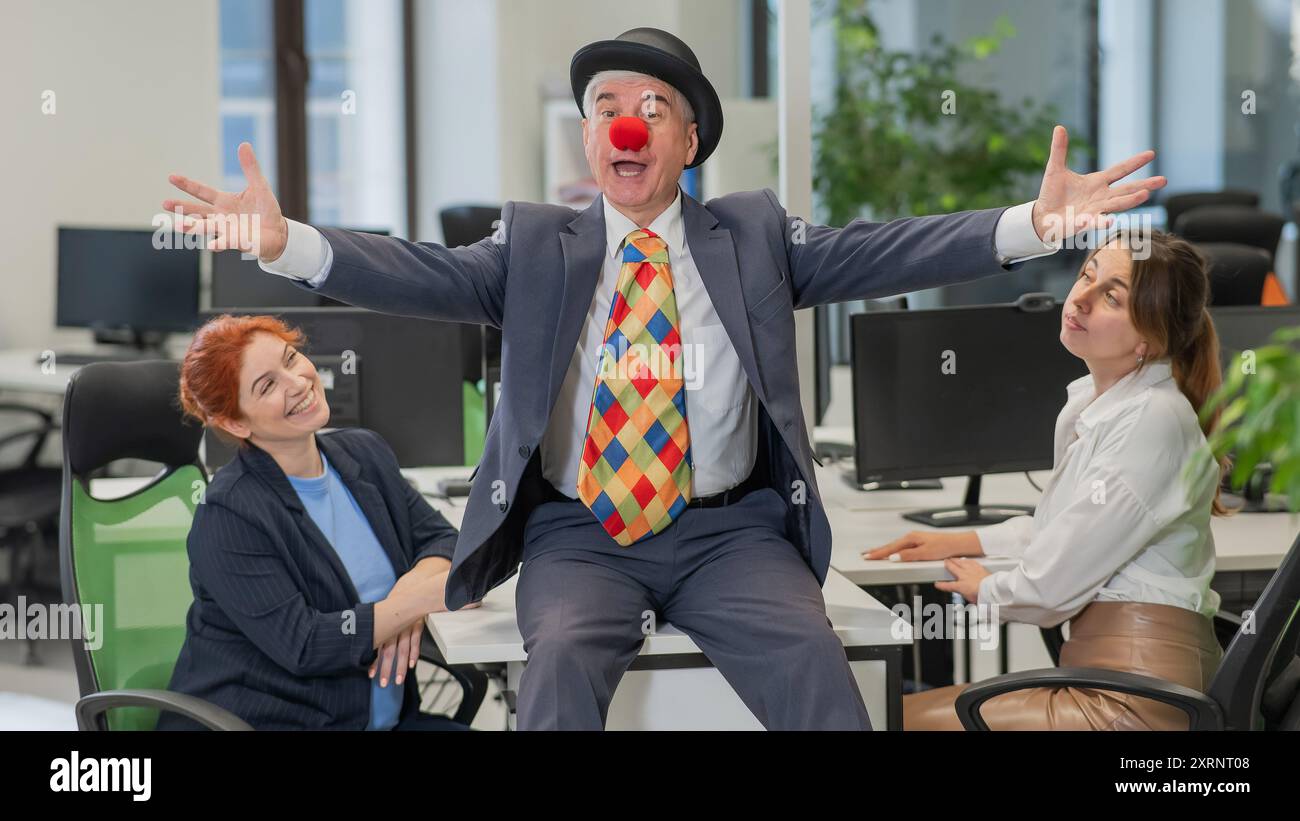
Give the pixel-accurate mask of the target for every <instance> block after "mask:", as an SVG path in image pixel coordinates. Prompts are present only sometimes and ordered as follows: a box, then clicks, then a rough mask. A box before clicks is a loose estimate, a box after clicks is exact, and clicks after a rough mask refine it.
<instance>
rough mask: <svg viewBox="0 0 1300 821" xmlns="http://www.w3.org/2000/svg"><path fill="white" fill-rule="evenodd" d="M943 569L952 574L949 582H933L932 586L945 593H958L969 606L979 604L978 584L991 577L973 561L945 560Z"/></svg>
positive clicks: (980, 565)
mask: <svg viewBox="0 0 1300 821" xmlns="http://www.w3.org/2000/svg"><path fill="white" fill-rule="evenodd" d="M943 569H944V570H947V571H948V572H949V573H951V574H952V577H953V580H952V581H950V582H935V583H934V586H935V587H936V588H938V589H939V590H942V591H944V592H945V593H960V594H961V597H962V598H963V599H965V600H966V601H968V602H970V603H971V604H979V600H980V582H981V581H983V580H984V577H985V576H991V575H993V574H992V573H990V572H989V571H988V570H986V569H985V568H984V565H982V564H980V563H979V562H977V561H975V560H974V559H946V560H945V561H944V563H943Z"/></svg>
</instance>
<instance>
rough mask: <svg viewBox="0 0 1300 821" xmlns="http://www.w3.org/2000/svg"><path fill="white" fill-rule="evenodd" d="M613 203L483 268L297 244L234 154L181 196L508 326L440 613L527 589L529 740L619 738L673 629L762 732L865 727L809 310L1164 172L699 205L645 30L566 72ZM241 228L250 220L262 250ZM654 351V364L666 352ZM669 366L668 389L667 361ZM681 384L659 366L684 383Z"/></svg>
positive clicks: (706, 124) (536, 216) (588, 50)
mask: <svg viewBox="0 0 1300 821" xmlns="http://www.w3.org/2000/svg"><path fill="white" fill-rule="evenodd" d="M570 75H571V81H572V86H573V92H574V99H575V101H576V102H577V104H578V105H579V107H580V109H581V111H582V114H583V121H582V139H583V144H584V146H585V149H586V155H587V161H588V163H589V165H590V167H591V173H592V174H593V175H594V177H595V179H596V182H597V183H598V184H599V186H600V191H601V196H599V197H598V198H597V199H596V201H595V202H594V203H593V204H592V205H591V206H590V207H588V208H587V209H586V210H584V211H581V212H575V211H574V210H572V209H569V208H565V207H561V206H557V205H541V204H533V203H522V202H511V203H507V204H506V206H505V208H504V209H503V211H502V214H501V219H502V223H501V230H499V231H497V232H496V233H495V234H494V236H492V237H489V238H485V239H483V240H482V241H480V242H478V243H475V244H474V245H471V246H468V247H460V248H445V247H443V246H440V245H437V244H434V243H415V242H408V241H406V240H402V239H397V238H387V237H378V236H373V235H368V234H358V233H351V232H348V231H341V230H337V229H324V228H322V229H319V230H317V229H314V228H311V227H309V226H306V225H301V224H299V223H295V222H293V221H291V220H286V219H284V217H283V216H282V215H281V213H280V210H279V207H278V205H277V204H276V201H275V197H274V196H273V195H272V194H271V192H270V189H269V187H268V185H267V183H266V180H265V179H264V178H263V177H262V175H261V173H260V171H259V170H258V168H257V164H256V160H255V159H254V157H253V153H252V149H251V148H250V147H249V146H247V145H243V146H241V147H240V154H239V156H240V160H241V163H242V165H243V167H244V171H245V174H246V176H247V177H248V188H247V189H246V190H245V191H244V192H242V193H240V194H237V195H236V194H227V193H223V192H219V191H215V190H213V189H211V188H208V187H207V186H204V185H201V184H199V183H196V182H193V181H191V180H187V179H185V178H183V177H173V178H172V182H173V183H174V184H175V185H177V186H178V187H179V188H181V189H182V190H184V191H186V192H188V193H190V194H192V195H193V196H195V197H196V198H198V199H199V200H201V201H202V202H200V203H193V202H187V203H178V202H176V201H171V200H169V201H167V202H165V203H164V207H166V208H167V209H169V210H172V209H175V208H181V209H182V210H183V211H184V212H185V213H187V214H191V215H195V216H197V217H201V218H202V219H196V220H193V222H192V224H191V229H192V230H194V231H202V232H206V233H208V234H209V235H211V239H210V240H209V246H210V247H213V248H218V249H220V248H228V247H239V248H241V249H243V250H245V251H249V252H252V253H256V254H258V256H259V258H260V259H261V260H262V263H263V268H265V269H266V270H268V271H271V272H272V273H278V274H281V275H285V276H290V277H295V278H298V279H300V280H302V281H303V285H304V287H309V288H315V289H317V290H319V292H320V293H322V294H325V295H327V296H330V297H333V298H335V299H339V300H342V301H344V302H348V303H351V304H354V305H360V306H363V307H366V308H370V309H373V310H376V311H383V312H387V313H394V314H404V315H414V316H421V317H428V318H430V319H437V320H448V321H456V322H474V323H482V324H486V325H492V326H494V327H498V328H501V329H502V332H503V347H502V394H501V400H500V405H499V407H498V410H497V413H496V415H495V416H494V417H493V424H492V427H491V430H489V432H488V439H487V444H486V448H485V451H484V455H483V459H482V462H481V463H480V465H479V468H478V470H477V475H476V478H475V479H474V484H473V490H472V492H471V494H470V498H469V503H468V505H467V507H466V511H465V518H464V525H463V528H462V531H461V533H460V538H459V541H458V543H457V546H456V552H455V558H454V560H453V563H452V567H451V571H450V575H449V576H448V577H446V580H445V585H446V587H445V595H446V602H447V605H448V607H449V608H451V609H456V608H459V607H461V606H463V605H465V604H466V603H468V602H472V601H475V600H477V599H479V598H481V597H482V596H483V595H484V594H485V593H486V592H487V591H488V590H490V589H491V588H492V587H494V586H496V585H498V584H500V583H501V582H502V581H504V580H506V579H507V578H509V577H510V576H511V575H512V574H513V573H514V572H515V571H516V570H517V569H520V563H521V561H522V569H521V570H520V572H521V575H520V580H519V584H518V588H517V609H518V622H519V629H520V631H521V633H522V635H523V638H524V646H525V649H526V650H527V652H528V665H527V668H526V671H525V673H524V675H523V679H522V681H521V682H520V688H519V700H518V720H519V721H518V723H519V726H520V727H521V728H592V729H596V728H600V727H602V726H603V725H604V721H605V716H606V711H607V708H608V706H609V703H610V700H611V698H612V696H613V693H614V690H615V687H616V686H617V685H618V682H619V680H620V678H621V677H622V675H623V673H624V672H625V671H626V670H627V668H628V666H629V665H630V664H631V662H632V660H633V658H634V657H635V656H636V654H637V651H638V649H639V648H640V646H641V643H642V641H643V640H644V638H645V631H646V630H647V629H649V627H650V626H651V625H652V624H653V623H654V620H656V619H658V620H662V621H668V622H671V623H672V624H674V625H676V626H677V627H678V628H679V629H681V630H682V631H683V632H685V633H686V634H687V635H689V636H690V637H691V638H692V639H694V640H695V642H696V644H697V645H699V647H700V648H701V650H703V652H704V653H705V654H706V655H707V656H708V657H709V659H710V660H711V661H712V662H713V664H714V665H716V667H717V668H718V670H719V671H720V672H721V673H722V675H723V676H725V677H726V679H727V681H728V682H729V683H730V684H731V686H732V687H733V688H734V689H735V690H736V692H737V693H738V694H739V696H740V698H741V699H742V700H743V701H744V703H745V704H746V705H747V706H748V707H749V709H750V710H752V711H753V713H754V715H755V716H756V717H757V718H758V719H759V721H761V722H762V723H763V725H764V726H766V727H768V728H780V729H796V728H824V729H849V728H853V729H858V728H861V729H867V728H868V727H869V721H868V718H867V712H866V709H865V708H864V706H863V702H862V698H861V696H860V694H859V693H858V691H857V688H856V686H855V684H854V680H853V675H852V674H851V672H850V668H849V665H848V661H847V659H846V657H845V653H844V650H843V647H842V646H841V645H840V643H839V641H838V639H837V638H836V636H835V634H834V633H833V631H832V630H831V627H830V624H829V621H828V620H827V618H826V613H825V606H824V603H823V599H822V595H821V584H822V582H823V581H824V579H825V576H826V572H827V569H828V565H829V562H830V555H831V534H830V527H829V525H828V523H827V519H826V514H825V512H824V510H823V506H822V502H821V499H820V496H819V494H818V491H817V485H816V481H815V480H814V477H813V455H812V451H811V448H810V447H809V443H808V433H807V429H806V428H805V423H804V419H803V415H802V412H801V409H800V402H799V380H798V374H797V371H796V367H795V355H794V351H795V338H794V310H795V309H797V308H808V307H811V306H814V305H821V304H825V303H831V302H839V301H842V300H849V299H863V298H871V297H880V296H885V295H889V294H897V293H900V292H906V291H914V290H919V289H922V288H930V287H934V286H937V285H944V284H948V283H954V282H961V281H965V280H970V279H973V278H976V277H981V276H989V275H994V274H999V273H1003V272H1005V271H1007V270H1012V269H1013V268H1014V267H1015V265H1016V263H1017V262H1018V261H1019V260H1021V259H1024V258H1027V257H1030V256H1037V255H1042V254H1044V253H1048V252H1050V251H1051V250H1052V249H1053V248H1054V247H1055V246H1054V245H1048V244H1045V243H1044V242H1043V241H1042V239H1040V238H1041V237H1044V236H1047V235H1048V234H1049V229H1051V228H1053V227H1055V228H1056V229H1057V233H1058V234H1059V232H1060V230H1061V229H1062V228H1064V229H1065V232H1066V233H1073V232H1074V231H1075V230H1081V229H1083V228H1086V227H1090V226H1093V225H1102V224H1106V223H1107V222H1108V220H1109V217H1108V216H1106V214H1107V213H1108V212H1115V211H1120V210H1124V209H1127V208H1130V207H1132V206H1134V205H1137V204H1138V203H1140V202H1142V201H1143V200H1145V199H1146V197H1147V196H1148V191H1149V190H1150V189H1154V188H1158V187H1160V186H1161V185H1163V184H1164V180H1163V179H1162V178H1159V177H1155V178H1151V179H1147V180H1143V181H1140V182H1132V183H1128V184H1124V185H1117V186H1116V187H1114V188H1112V187H1111V186H1110V184H1111V183H1113V182H1117V181H1118V180H1120V179H1121V178H1123V177H1125V176H1126V175H1128V174H1129V173H1131V172H1132V171H1134V170H1136V169H1138V168H1140V167H1141V166H1143V165H1144V164H1146V163H1147V162H1148V161H1149V160H1150V159H1151V157H1152V156H1154V154H1153V153H1152V152H1144V153H1143V154H1140V155H1137V156H1135V157H1133V158H1131V159H1130V160H1128V161H1126V162H1123V163H1120V164H1119V165H1116V166H1114V167H1112V168H1110V169H1107V170H1105V171H1102V172H1098V173H1095V174H1089V175H1086V176H1081V175H1078V174H1075V173H1072V172H1071V171H1069V170H1068V169H1067V168H1066V166H1065V152H1066V135H1065V131H1064V129H1062V128H1059V127H1058V129H1057V131H1056V133H1055V134H1054V135H1053V141H1052V153H1051V158H1050V159H1049V161H1048V165H1047V170H1046V173H1045V175H1044V177H1043V182H1042V187H1041V191H1040V195H1039V198H1038V199H1037V200H1035V201H1034V202H1032V203H1025V204H1023V205H1020V206H1016V207H1013V208H1009V209H990V210H987V211H974V212H965V213H958V214H951V215H947V216H932V217H922V218H917V219H903V220H897V221H894V222H890V223H886V224H879V223H869V222H865V221H861V220H858V221H854V222H852V223H850V224H849V225H847V226H845V227H844V228H839V229H835V228H827V227H823V226H816V225H808V224H805V223H804V222H803V221H802V220H801V219H798V218H796V217H792V216H789V215H787V214H786V213H785V210H784V209H783V208H782V207H781V204H780V203H779V202H777V200H776V198H775V196H773V194H772V193H771V192H770V191H753V192H745V193H738V194H729V195H726V196H722V197H718V198H717V199H713V200H710V201H709V202H708V203H706V204H703V205H701V204H700V203H699V202H697V201H695V200H694V199H692V198H690V197H688V196H686V195H685V194H683V193H682V191H681V189H680V188H679V187H678V181H679V178H680V176H681V173H682V170H683V169H685V168H691V167H693V166H696V165H699V164H700V163H702V162H704V160H705V158H707V157H708V156H709V154H710V153H711V152H712V151H713V150H714V148H716V146H717V144H718V139H719V137H720V136H721V134H722V107H721V105H720V103H719V101H718V96H717V94H716V93H715V92H714V90H713V87H712V86H711V85H710V84H709V82H708V80H707V79H706V78H705V76H704V75H703V73H702V72H701V71H700V68H699V62H698V61H697V60H696V57H695V55H694V53H693V52H692V51H691V50H690V48H688V47H687V46H686V44H685V43H683V42H682V41H681V40H679V39H677V38H676V37H674V36H672V35H670V34H668V33H666V32H663V31H658V30H656V29H650V28H640V29H633V30H631V31H628V32H625V33H624V34H622V35H620V36H619V37H618V38H616V39H614V40H606V41H601V42H597V43H593V44H591V45H588V46H586V47H584V48H582V49H580V50H579V51H578V52H577V54H575V55H574V58H573V62H572V65H571V68H570ZM230 215H246V216H256V217H257V218H258V220H259V221H260V226H261V232H260V236H259V237H248V236H237V235H236V234H235V233H233V232H232V231H231V230H230V226H231V224H232V223H233V222H234V221H233V220H228V219H223V217H229V216H230ZM647 352H648V353H647ZM656 362H657V363H659V365H660V366H659V367H654V366H653V365H654V364H655V363H656ZM665 363H666V366H665Z"/></svg>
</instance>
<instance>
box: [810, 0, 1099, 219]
mask: <svg viewBox="0 0 1300 821" xmlns="http://www.w3.org/2000/svg"><path fill="white" fill-rule="evenodd" d="M830 4H831V5H832V6H833V8H834V11H835V15H836V37H835V43H836V46H835V49H836V52H835V63H836V87H835V92H834V94H835V96H834V102H833V104H832V105H831V106H830V108H829V110H827V111H825V112H824V113H822V114H821V116H820V117H819V122H818V124H817V128H816V133H815V135H814V140H815V142H816V149H817V150H816V152H815V157H816V159H815V160H814V177H815V181H814V186H815V188H816V190H817V193H818V194H819V195H820V197H821V201H822V204H823V206H824V208H825V216H826V221H827V223H828V224H830V225H844V224H845V223H847V222H849V221H850V220H852V219H854V218H856V217H858V216H862V215H863V213H864V212H865V213H866V214H867V215H868V216H870V217H871V218H873V219H892V218H894V217H901V216H919V215H923V214H939V213H949V212H952V211H960V210H965V209H973V208H991V207H994V206H998V205H1004V204H1006V203H1007V202H1012V201H1015V200H1017V199H1018V198H1021V199H1022V198H1024V197H1025V195H1026V193H1027V192H1028V194H1029V195H1030V196H1032V195H1033V194H1034V193H1036V185H1037V183H1036V180H1037V179H1038V177H1039V175H1041V174H1042V170H1043V166H1044V165H1045V164H1046V163H1047V155H1048V153H1049V150H1050V148H1051V135H1052V128H1053V126H1054V125H1055V124H1056V123H1057V122H1058V119H1057V115H1056V111H1055V108H1054V107H1053V106H1051V105H1042V104H1038V103H1035V102H1034V101H1033V100H1029V99H1026V100H1024V101H1023V103H1007V102H1004V101H1003V100H1002V98H1001V97H1000V96H999V95H998V93H997V92H996V91H991V90H988V89H983V88H979V87H977V86H975V85H972V84H971V83H970V82H968V81H967V80H966V79H964V78H965V77H966V76H968V74H969V69H970V67H971V65H972V64H974V63H978V62H980V61H983V60H986V59H988V58H989V57H990V56H992V55H994V54H996V53H997V52H998V51H999V49H1000V48H1001V47H1002V44H1003V42H1004V41H1006V40H1007V39H1010V38H1012V37H1015V36H1016V30H1015V27H1014V26H1012V24H1011V23H1010V21H1009V20H1007V18H1006V17H1000V18H998V19H997V21H995V23H994V24H993V29H992V31H991V32H989V33H988V34H987V35H984V36H980V37H975V38H972V39H971V40H969V41H967V42H966V43H964V44H962V45H960V46H958V45H954V44H951V43H946V42H945V41H943V39H942V38H941V37H939V36H938V35H936V36H935V37H934V38H933V39H932V41H931V47H930V48H929V49H928V50H921V51H917V52H904V51H888V50H886V49H885V48H884V47H883V46H882V45H881V42H880V37H879V32H878V30H877V28H876V25H875V23H874V22H873V21H872V19H871V16H870V15H869V14H868V13H867V7H868V5H869V3H868V2H866V0H830ZM1072 148H1073V149H1074V150H1075V151H1076V152H1077V151H1087V150H1089V149H1088V147H1087V146H1086V145H1085V144H1084V143H1083V142H1081V141H1079V140H1077V139H1073V138H1072ZM1030 188H1033V189H1034V190H1029V189H1030Z"/></svg>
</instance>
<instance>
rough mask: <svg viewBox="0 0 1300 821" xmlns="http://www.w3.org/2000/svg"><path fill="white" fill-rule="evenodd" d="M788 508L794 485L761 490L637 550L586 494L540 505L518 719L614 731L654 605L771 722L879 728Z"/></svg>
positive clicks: (526, 573) (523, 612)
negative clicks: (613, 704) (792, 538)
mask: <svg viewBox="0 0 1300 821" xmlns="http://www.w3.org/2000/svg"><path fill="white" fill-rule="evenodd" d="M784 513H785V501H784V500H783V499H782V498H781V496H780V494H778V493H777V492H776V491H775V490H771V489H763V490H758V491H754V492H751V493H750V494H748V495H747V496H745V497H744V498H743V499H741V500H740V501H739V502H737V503H735V504H732V505H728V506H726V507H718V508H688V509H687V510H686V511H684V512H683V513H682V514H681V515H680V516H679V517H678V518H677V520H676V521H675V522H674V523H673V524H672V525H671V526H670V527H669V528H668V529H667V530H664V531H663V532H661V533H659V534H658V535H656V536H652V537H650V538H648V539H646V540H644V541H642V542H638V543H637V544H634V545H632V546H631V547H627V548H624V547H620V546H619V545H618V544H617V543H616V542H615V541H614V540H613V539H611V538H610V537H609V536H608V535H607V534H606V533H605V531H604V530H603V529H602V528H601V526H600V523H599V522H597V521H596V518H595V516H594V515H593V514H592V513H591V511H590V510H588V509H587V507H586V506H585V505H583V504H582V503H581V502H570V501H556V502H546V503H544V504H542V505H540V506H539V507H538V508H537V509H536V510H534V511H533V513H532V514H531V515H530V517H529V519H528V524H527V527H526V529H525V533H524V556H523V567H522V569H521V571H520V576H519V583H518V585H517V587H516V593H515V598H516V608H517V616H518V620H519V630H520V633H521V634H522V635H523V639H524V650H525V651H526V652H527V653H528V664H527V666H526V667H525V669H524V672H523V676H522V678H521V679H520V683H519V694H518V695H519V700H518V707H517V709H518V713H517V719H518V721H517V726H518V727H519V728H520V729H521V730H546V729H564V730H599V729H602V728H603V727H604V726H605V717H606V714H607V712H608V710H609V703H610V701H611V699H612V698H613V696H614V690H615V688H616V687H617V686H618V682H619V680H620V679H621V678H622V677H623V673H624V672H626V671H627V668H628V667H629V665H631V663H632V661H633V659H635V658H636V655H637V653H638V651H639V650H640V648H641V644H642V642H643V641H644V639H645V634H644V633H643V632H642V625H643V624H644V623H646V622H647V617H646V616H645V615H644V614H645V613H646V612H647V611H651V612H653V613H654V614H655V615H654V618H655V619H656V621H657V623H660V624H662V623H664V622H671V623H672V624H673V626H675V627H677V628H678V629H679V630H681V631H682V632H683V633H685V634H687V635H688V636H690V637H691V638H692V639H693V640H694V641H695V643H696V645H698V646H699V648H700V649H701V650H702V651H703V652H704V654H705V655H706V656H707V657H708V658H709V660H710V661H711V662H712V663H713V665H714V666H715V667H716V668H717V669H718V671H719V672H721V673H722V675H723V677H725V678H726V680H727V682H728V683H729V684H730V685H731V686H732V688H733V689H734V690H735V691H736V693H737V694H738V695H739V696H740V698H741V700H742V701H743V702H744V703H745V706H747V707H748V708H749V709H750V710H751V711H752V712H753V713H754V715H755V716H756V717H757V718H758V720H759V721H760V722H761V723H762V724H763V726H764V727H766V728H768V729H769V730H796V729H826V730H850V729H852V730H859V729H860V730H868V729H870V728H871V725H870V721H869V719H868V718H867V710H866V707H865V706H864V705H863V703H862V696H861V694H860V693H859V692H858V688H857V684H856V682H855V681H854V679H853V674H852V671H851V670H850V669H849V663H848V658H847V657H846V656H845V653H844V646H843V645H842V644H841V643H840V640H839V639H838V638H837V637H836V635H835V633H834V631H833V630H832V629H831V625H830V621H829V619H827V617H826V608H825V603H824V601H823V599H822V592H821V589H820V588H819V587H818V585H817V580H816V578H815V577H814V576H813V573H812V569H811V568H809V567H808V564H807V563H806V562H805V561H804V560H803V558H802V557H801V556H800V555H799V553H798V550H797V549H796V548H795V547H794V545H792V544H791V543H790V542H789V541H788V540H787V539H786V537H785V527H784Z"/></svg>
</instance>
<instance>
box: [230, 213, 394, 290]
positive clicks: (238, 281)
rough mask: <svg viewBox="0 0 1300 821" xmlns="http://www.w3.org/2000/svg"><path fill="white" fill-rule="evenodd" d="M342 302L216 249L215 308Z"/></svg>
mask: <svg viewBox="0 0 1300 821" xmlns="http://www.w3.org/2000/svg"><path fill="white" fill-rule="evenodd" d="M348 230H353V231H361V232H363V233H367V234H379V235H381V236H388V231H387V230H386V229H380V228H353V229H348ZM342 304H343V303H341V302H336V301H335V300H332V299H330V298H329V297H325V296H321V295H320V294H316V293H313V292H311V291H309V290H307V289H306V288H301V287H299V286H297V285H295V284H293V282H292V281H290V280H289V279H286V278H285V277H281V276H276V275H275V274H268V273H267V272H266V271H263V270H262V269H261V267H260V266H259V265H258V264H257V260H256V259H254V258H253V257H251V256H250V257H248V258H245V257H244V255H243V254H241V253H240V252H239V251H217V252H215V253H213V255H212V285H211V289H210V291H209V297H208V305H210V306H211V307H212V308H332V307H336V306H340V305H342Z"/></svg>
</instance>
